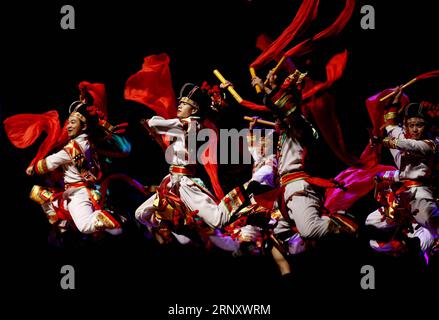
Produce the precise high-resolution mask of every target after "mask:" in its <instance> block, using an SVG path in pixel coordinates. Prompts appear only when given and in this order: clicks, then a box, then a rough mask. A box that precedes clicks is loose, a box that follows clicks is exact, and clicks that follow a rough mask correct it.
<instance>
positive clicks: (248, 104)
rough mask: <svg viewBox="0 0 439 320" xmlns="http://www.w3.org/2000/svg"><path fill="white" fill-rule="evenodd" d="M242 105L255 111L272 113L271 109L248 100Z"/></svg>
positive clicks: (242, 102) (243, 101)
mask: <svg viewBox="0 0 439 320" xmlns="http://www.w3.org/2000/svg"><path fill="white" fill-rule="evenodd" d="M241 105H242V106H243V107H246V108H249V109H251V110H254V111H271V110H270V109H269V108H267V107H266V106H264V105H262V104H257V103H254V102H251V101H248V100H242V101H241Z"/></svg>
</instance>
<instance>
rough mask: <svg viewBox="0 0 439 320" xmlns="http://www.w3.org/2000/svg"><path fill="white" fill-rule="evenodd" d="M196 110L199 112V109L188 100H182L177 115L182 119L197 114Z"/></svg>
mask: <svg viewBox="0 0 439 320" xmlns="http://www.w3.org/2000/svg"><path fill="white" fill-rule="evenodd" d="M196 112H197V109H196V108H194V107H193V106H192V105H190V104H189V103H186V102H180V104H179V105H178V107H177V117H178V118H180V119H184V118H187V117H190V116H191V115H193V114H195V113H196Z"/></svg>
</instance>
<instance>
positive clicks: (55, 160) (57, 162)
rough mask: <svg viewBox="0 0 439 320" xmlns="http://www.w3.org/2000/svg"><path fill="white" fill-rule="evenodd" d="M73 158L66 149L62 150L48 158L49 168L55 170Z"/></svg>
mask: <svg viewBox="0 0 439 320" xmlns="http://www.w3.org/2000/svg"><path fill="white" fill-rule="evenodd" d="M70 162H72V159H71V158H70V156H69V155H68V154H67V152H66V151H65V150H60V151H58V152H57V153H54V154H52V155H50V156H48V157H47V158H46V164H47V170H49V171H53V170H55V169H56V168H58V167H59V166H62V165H65V164H69V163H70Z"/></svg>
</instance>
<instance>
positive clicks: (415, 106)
mask: <svg viewBox="0 0 439 320" xmlns="http://www.w3.org/2000/svg"><path fill="white" fill-rule="evenodd" d="M404 117H405V118H406V119H409V118H415V117H416V118H422V119H424V120H426V121H427V120H428V115H427V108H425V107H424V105H423V104H422V103H419V102H413V103H410V104H408V105H407V106H406V107H405V110H404Z"/></svg>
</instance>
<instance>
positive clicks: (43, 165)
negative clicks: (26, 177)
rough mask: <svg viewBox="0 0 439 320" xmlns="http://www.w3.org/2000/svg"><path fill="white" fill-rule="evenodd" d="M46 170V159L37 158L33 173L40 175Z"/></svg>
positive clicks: (47, 170)
mask: <svg viewBox="0 0 439 320" xmlns="http://www.w3.org/2000/svg"><path fill="white" fill-rule="evenodd" d="M47 172H49V169H48V168H47V161H46V159H42V160H39V161H38V162H37V165H36V166H35V173H36V174H39V175H41V174H45V173H47Z"/></svg>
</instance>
